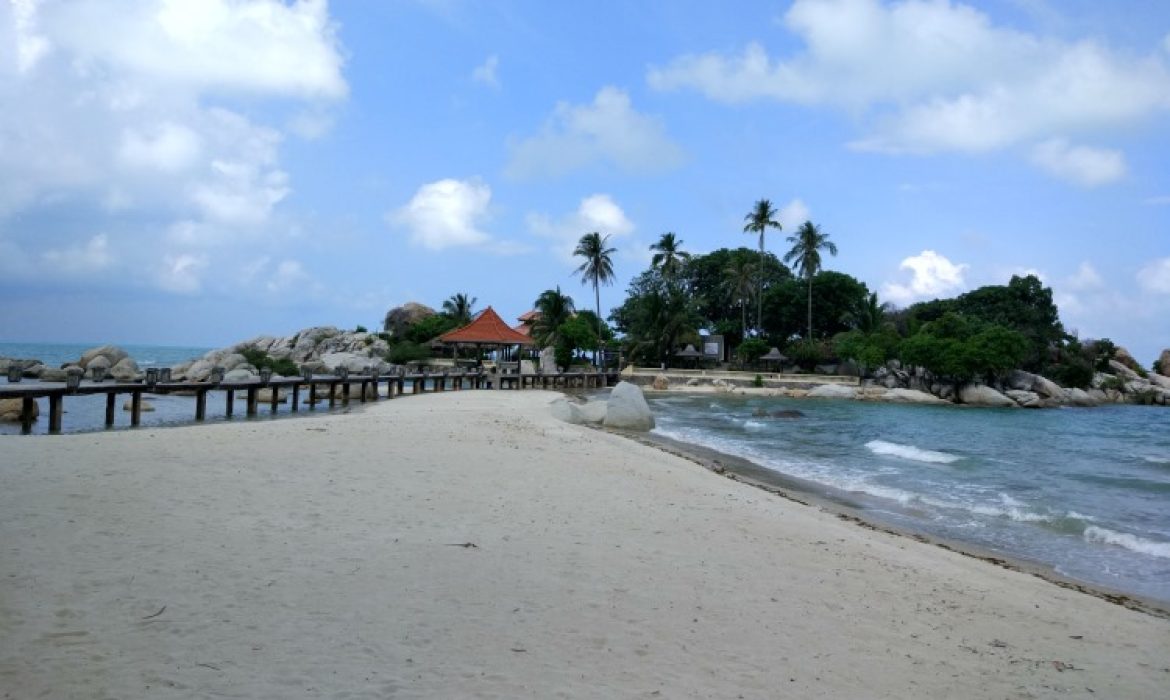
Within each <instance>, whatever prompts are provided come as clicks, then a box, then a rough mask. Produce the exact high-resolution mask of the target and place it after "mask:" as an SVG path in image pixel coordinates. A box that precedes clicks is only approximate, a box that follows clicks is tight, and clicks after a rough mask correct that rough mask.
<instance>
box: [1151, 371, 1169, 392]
mask: <svg viewBox="0 0 1170 700" xmlns="http://www.w3.org/2000/svg"><path fill="white" fill-rule="evenodd" d="M1146 378H1147V379H1149V380H1150V383H1151V384H1153V385H1154V386H1158V387H1161V388H1163V389H1170V377H1166V376H1163V375H1161V374H1154V373H1153V372H1150V375H1149V376H1148V377H1146Z"/></svg>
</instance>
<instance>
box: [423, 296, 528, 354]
mask: <svg viewBox="0 0 1170 700" xmlns="http://www.w3.org/2000/svg"><path fill="white" fill-rule="evenodd" d="M439 340H440V341H442V342H444V343H485V344H486V343H495V344H498V345H533V344H534V343H533V340H532V338H529V337H528V336H527V335H524V334H523V333H518V332H516V331H514V330H512V329H511V328H509V327H508V324H506V323H504V319H502V318H500V315H499V314H497V313H496V312H495V311H494V310H493V309H492V307H490V306H489V307H487V308H486V309H484V310H483V312H482V313H481V314H480V315H479V316H476V317H475V320H474V321H472V322H471V323H469V324H467V325H466V326H463V327H462V328H456V329H455V330H453V331H448V332H446V333H444V334H443V335H441V336H439Z"/></svg>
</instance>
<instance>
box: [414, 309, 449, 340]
mask: <svg viewBox="0 0 1170 700" xmlns="http://www.w3.org/2000/svg"><path fill="white" fill-rule="evenodd" d="M458 325H459V324H458V322H457V321H456V320H455V319H453V318H451V317H450V316H448V315H446V314H435V315H434V316H427V317H426V318H424V319H422V320H421V321H419V322H417V323H415V324H414V325H412V326H410V327H409V328H408V329H407V330H406V338H405V340H408V341H410V342H412V343H419V344H425V343H429V342H430V341H431V340H433V339H435V338H437V337H438V336H440V335H442V334H444V333H446V332H447V331H449V330H452V329H454V328H457V327H458Z"/></svg>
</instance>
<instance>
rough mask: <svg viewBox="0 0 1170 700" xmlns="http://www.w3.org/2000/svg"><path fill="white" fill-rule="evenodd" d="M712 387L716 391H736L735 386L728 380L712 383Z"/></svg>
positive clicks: (717, 380) (718, 380)
mask: <svg viewBox="0 0 1170 700" xmlns="http://www.w3.org/2000/svg"><path fill="white" fill-rule="evenodd" d="M711 386H713V387H715V391H718V392H725V393H729V392H732V391H735V385H734V384H732V383H731V382H729V381H727V380H726V379H716V380H715V381H713V382H711Z"/></svg>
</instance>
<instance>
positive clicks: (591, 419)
mask: <svg viewBox="0 0 1170 700" xmlns="http://www.w3.org/2000/svg"><path fill="white" fill-rule="evenodd" d="M575 408H576V409H577V413H578V415H579V416H580V418H581V422H582V423H589V424H591V425H601V424H602V423H604V422H605V416H606V414H607V413H608V412H609V405H608V403H607V402H605V401H587V402H586V403H584V404H580V405H577V406H576V407H575Z"/></svg>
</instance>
